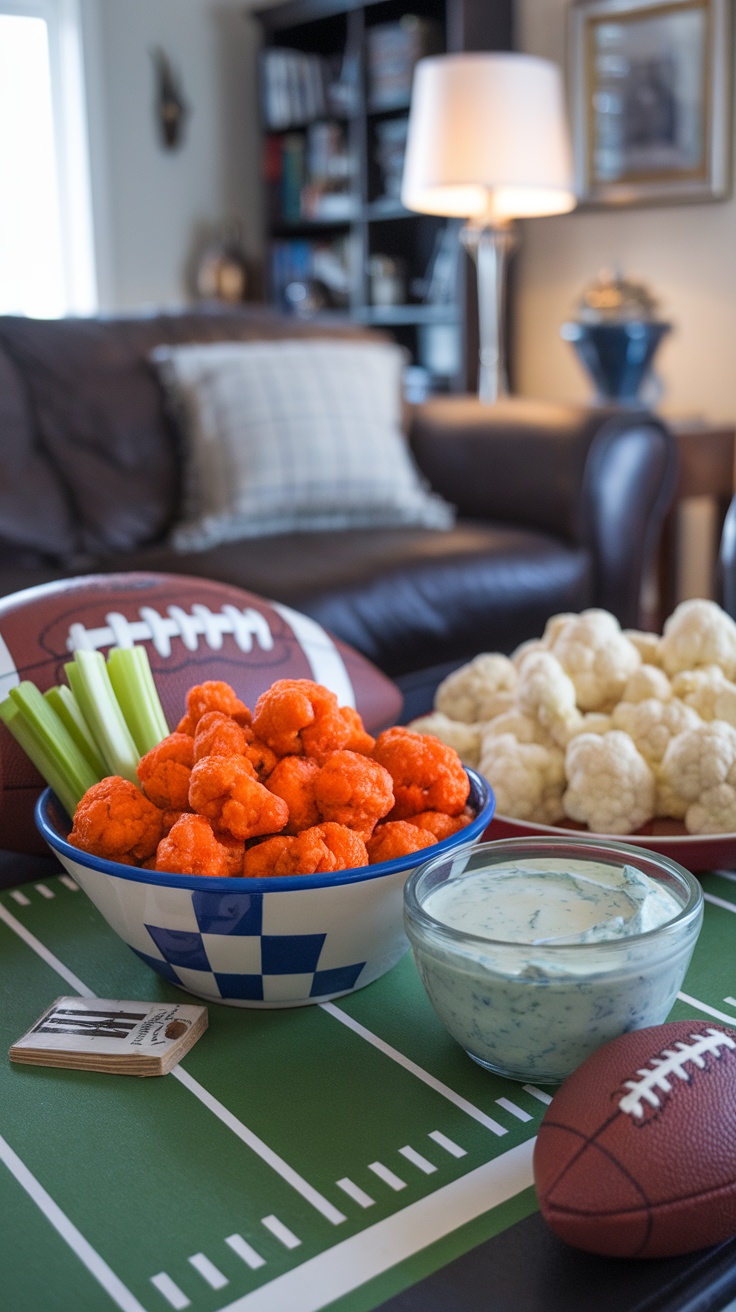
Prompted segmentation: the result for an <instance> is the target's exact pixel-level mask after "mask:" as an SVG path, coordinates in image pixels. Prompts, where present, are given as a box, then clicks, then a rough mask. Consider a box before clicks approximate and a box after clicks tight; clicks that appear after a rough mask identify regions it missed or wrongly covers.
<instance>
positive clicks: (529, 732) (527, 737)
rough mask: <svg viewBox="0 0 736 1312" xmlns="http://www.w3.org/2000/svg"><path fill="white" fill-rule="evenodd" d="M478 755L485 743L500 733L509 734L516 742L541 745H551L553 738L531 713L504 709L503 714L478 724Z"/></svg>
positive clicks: (483, 749)
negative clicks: (526, 713)
mask: <svg viewBox="0 0 736 1312" xmlns="http://www.w3.org/2000/svg"><path fill="white" fill-rule="evenodd" d="M479 727H480V755H481V756H483V754H484V752H485V750H486V743H487V742H488V741H489V740H490V739H491V738H500V737H501V735H502V734H508V733H510V734H511V737H512V738H515V739H516V741H517V743H539V744H540V745H541V746H542V747H552V746H553V740H552V739H551V738H550V736H549V734H548V733H547V730H546V729H543V728H542V726H541V724H540V723H539V720H535V719H534V717H533V716H531V715H525V714H524V712H523V711H520V710H514V711H505V712H504V714H503V715H496V716H494V718H493V719H492V720H488V722H487V723H486V724H481V725H480V726H479Z"/></svg>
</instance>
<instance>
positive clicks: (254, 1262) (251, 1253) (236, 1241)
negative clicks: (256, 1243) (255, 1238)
mask: <svg viewBox="0 0 736 1312" xmlns="http://www.w3.org/2000/svg"><path fill="white" fill-rule="evenodd" d="M225 1243H226V1244H227V1245H228V1247H229V1248H232V1250H233V1252H234V1253H235V1254H236V1256H237V1257H239V1258H241V1259H242V1261H243V1262H245V1263H246V1265H247V1266H249V1267H250V1269H251V1271H257V1270H258V1268H259V1266H265V1265H266V1259H265V1257H261V1255H260V1253H257V1252H256V1250H255V1248H251V1246H250V1244H249V1243H248V1242H247V1240H245V1239H244V1238H243V1236H242V1235H228V1237H227V1239H226V1240H225Z"/></svg>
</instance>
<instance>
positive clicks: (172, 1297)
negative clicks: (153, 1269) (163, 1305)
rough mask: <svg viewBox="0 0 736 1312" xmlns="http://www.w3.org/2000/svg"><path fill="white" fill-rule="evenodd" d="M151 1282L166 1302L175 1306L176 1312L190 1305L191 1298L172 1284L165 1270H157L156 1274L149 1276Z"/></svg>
mask: <svg viewBox="0 0 736 1312" xmlns="http://www.w3.org/2000/svg"><path fill="white" fill-rule="evenodd" d="M151 1284H152V1285H153V1286H154V1288H156V1289H157V1290H158V1292H159V1294H163V1296H164V1298H165V1299H166V1302H167V1303H170V1304H171V1306H172V1307H173V1308H176V1312H181V1310H182V1309H183V1308H185V1307H190V1306H191V1299H189V1298H187V1296H186V1294H185V1293H184V1291H183V1290H182V1289H180V1288H179V1286H178V1285H175V1284H174V1282H173V1280H172V1279H171V1276H167V1274H166V1272H165V1271H159V1273H158V1275H157V1276H151Z"/></svg>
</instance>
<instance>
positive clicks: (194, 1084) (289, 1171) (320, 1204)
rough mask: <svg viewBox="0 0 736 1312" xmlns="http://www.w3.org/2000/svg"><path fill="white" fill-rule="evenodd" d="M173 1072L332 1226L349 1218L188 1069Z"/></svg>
mask: <svg viewBox="0 0 736 1312" xmlns="http://www.w3.org/2000/svg"><path fill="white" fill-rule="evenodd" d="M171 1074H172V1076H173V1077H174V1079H177V1080H178V1081H179V1083H180V1084H183V1085H184V1088H185V1089H188V1090H189V1092H190V1093H193V1094H194V1096H195V1098H199V1101H200V1102H201V1103H202V1104H203V1105H204V1106H205V1107H207V1108H208V1110H209V1111H211V1112H213V1113H214V1115H215V1116H217V1117H218V1119H219V1120H221V1121H222V1123H223V1125H226V1126H227V1127H228V1129H229V1130H232V1132H233V1134H236V1135H237V1136H238V1138H239V1139H241V1140H242V1142H243V1143H244V1144H247V1145H248V1147H249V1148H251V1149H252V1151H253V1152H254V1153H257V1154H258V1156H259V1157H260V1158H261V1159H262V1160H263V1161H264V1162H266V1163H267V1164H268V1165H269V1166H270V1167H271V1168H272V1170H274V1171H276V1172H277V1174H278V1175H280V1176H281V1178H282V1180H285V1181H286V1183H287V1184H290V1185H291V1187H292V1189H296V1191H297V1193H299V1194H301V1196H302V1198H304V1199H306V1201H307V1202H308V1203H311V1204H312V1207H314V1208H316V1210H317V1211H318V1212H321V1213H322V1215H323V1216H324V1217H325V1218H326V1219H327V1220H328V1221H331V1222H332V1224H333V1225H340V1223H341V1221H345V1220H346V1219H347V1218H346V1217H345V1216H344V1214H343V1213H342V1212H341V1211H339V1209H338V1208H337V1207H335V1206H334V1205H333V1204H332V1203H331V1202H329V1200H328V1199H327V1198H324V1197H323V1196H322V1194H321V1193H319V1191H318V1190H317V1189H315V1188H313V1186H312V1185H311V1184H309V1183H308V1181H307V1180H305V1179H304V1178H303V1177H302V1176H301V1175H299V1173H298V1171H295V1170H294V1168H293V1166H289V1163H288V1162H285V1161H284V1159H283V1157H279V1155H278V1153H275V1152H274V1150H273V1148H269V1146H268V1144H267V1143H264V1141H263V1139H259V1137H258V1135H257V1134H254V1133H253V1131H252V1130H249V1129H248V1127H247V1125H243V1122H242V1121H239V1120H238V1118H237V1116H234V1115H233V1113H232V1112H231V1111H229V1110H228V1108H227V1107H225V1106H224V1104H223V1103H221V1102H219V1101H218V1099H217V1098H215V1097H214V1095H213V1094H211V1093H210V1092H209V1091H208V1090H207V1089H205V1088H204V1086H203V1085H201V1084H200V1083H199V1081H198V1080H195V1079H194V1078H193V1077H192V1076H191V1075H190V1074H189V1073H188V1071H185V1070H183V1069H182V1067H181V1066H175V1067H174V1069H173V1070H172V1071H171Z"/></svg>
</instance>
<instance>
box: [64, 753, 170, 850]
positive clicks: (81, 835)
mask: <svg viewBox="0 0 736 1312" xmlns="http://www.w3.org/2000/svg"><path fill="white" fill-rule="evenodd" d="M162 827H163V816H162V813H161V811H160V810H159V808H158V807H157V806H154V804H153V802H150V801H149V800H148V798H147V797H144V795H143V793H142V792H141V791H140V789H139V788H136V786H135V784H133V783H131V782H130V780H128V779H121V778H119V776H118V775H108V777H107V778H106V779H101V780H100V782H99V783H98V784H93V785H92V787H91V788H88V789H87V792H86V793H85V794H84V797H83V798H82V800H81V801H80V803H79V805H78V807H77V809H76V811H75V813H74V824H73V826H72V831H71V833H70V835H69V842H70V843H71V844H72V845H73V846H74V847H78V848H80V849H81V851H83V852H90V853H91V854H92V855H93V856H99V857H103V858H104V859H105V860H106V861H120V862H122V864H123V865H127V866H133V865H136V864H137V863H138V862H139V861H145V860H147V858H148V857H149V856H153V854H154V852H155V851H156V847H157V846H158V842H159V839H160V838H161V832H162Z"/></svg>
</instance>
